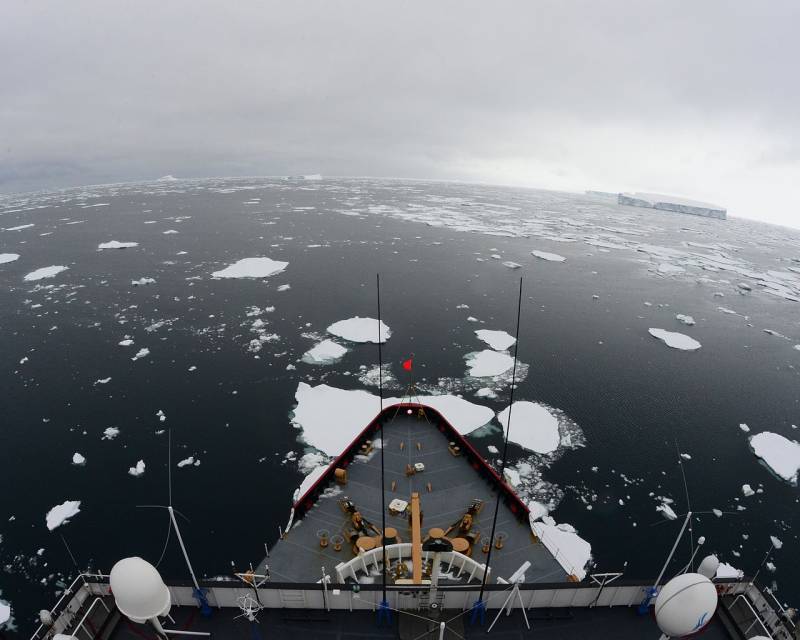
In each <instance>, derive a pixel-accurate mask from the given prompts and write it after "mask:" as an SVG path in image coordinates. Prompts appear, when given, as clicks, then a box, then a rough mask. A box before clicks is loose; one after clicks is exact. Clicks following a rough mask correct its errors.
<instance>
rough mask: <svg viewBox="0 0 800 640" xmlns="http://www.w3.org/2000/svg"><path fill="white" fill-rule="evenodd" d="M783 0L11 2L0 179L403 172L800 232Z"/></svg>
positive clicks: (3, 19)
mask: <svg viewBox="0 0 800 640" xmlns="http://www.w3.org/2000/svg"><path fill="white" fill-rule="evenodd" d="M799 23H800V5H798V4H797V3H796V2H794V1H793V0H786V1H771V2H769V3H760V4H756V3H749V2H735V1H734V2H730V1H721V0H719V1H716V0H715V1H706V2H702V3H686V2H675V1H674V0H670V1H654V2H646V3H644V2H622V1H617V2H610V1H604V0H595V1H585V2H564V1H563V0H562V1H560V2H556V1H551V2H541V1H539V2H491V3H489V2H481V3H478V2H443V1H439V2H435V3H422V2H403V3H392V4H390V3H376V2H366V1H355V0H354V1H348V2H324V1H319V2H309V1H306V2H294V3H289V2H283V3H278V2H274V3H273V2H244V1H243V2H236V3H218V2H217V3H210V2H200V1H197V0H185V1H178V0H170V1H169V2H156V1H139V2H135V3H134V2H107V1H80V0H77V1H72V2H69V3H30V2H14V1H11V0H10V1H9V2H5V3H3V4H2V5H0V59H2V60H3V61H4V62H3V64H2V65H0V191H3V192H10V191H14V190H21V189H32V188H39V187H48V186H64V185H68V184H85V183H91V182H102V181H112V180H126V179H140V178H151V177H158V176H159V175H162V174H164V173H173V174H175V175H183V176H206V175H255V174H285V173H296V172H322V173H325V174H330V175H394V176H404V177H423V178H424V177H431V178H445V179H447V178H452V179H466V180H480V181H486V182H498V183H509V184H521V185H529V186H540V187H551V188H559V189H583V188H599V189H607V190H618V189H640V190H651V191H662V192H672V193H676V194H682V195H687V196H691V197H697V198H701V199H708V200H712V201H715V202H719V203H721V204H725V205H727V206H728V207H729V209H730V211H731V213H733V214H738V215H742V216H747V217H754V218H759V219H762V220H768V221H772V222H778V223H782V224H791V225H796V226H800V193H798V189H797V188H796V184H797V183H800V180H799V179H798V178H800V171H798V169H800V123H799V122H798V118H797V114H798V112H800V108H799V107H800V83H797V82H796V81H795V76H796V73H797V70H796V68H795V67H796V61H797V60H798V59H800V44H798V39H797V38H796V37H795V34H794V29H795V28H796V25H797V24H799Z"/></svg>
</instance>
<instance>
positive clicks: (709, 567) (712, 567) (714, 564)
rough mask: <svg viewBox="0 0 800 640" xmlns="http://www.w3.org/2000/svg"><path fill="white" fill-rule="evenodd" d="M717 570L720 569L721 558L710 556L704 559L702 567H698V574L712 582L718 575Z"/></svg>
mask: <svg viewBox="0 0 800 640" xmlns="http://www.w3.org/2000/svg"><path fill="white" fill-rule="evenodd" d="M717 569H719V558H717V556H715V555H710V556H706V557H705V558H703V561H702V562H701V563H700V566H699V567H697V573H699V574H700V575H701V576H705V577H706V578H708V579H709V580H710V579H711V578H713V577H714V576H715V575H717Z"/></svg>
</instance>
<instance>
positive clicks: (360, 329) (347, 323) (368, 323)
mask: <svg viewBox="0 0 800 640" xmlns="http://www.w3.org/2000/svg"><path fill="white" fill-rule="evenodd" d="M327 331H328V333H330V334H331V335H334V336H337V337H339V338H343V339H344V340H348V341H349V342H372V343H373V344H377V343H378V321H377V320H376V319H375V318H360V317H358V316H355V317H354V318H348V319H347V320H339V322H334V323H333V324H332V325H330V326H329V327H328V329H327ZM391 336H392V330H391V329H390V328H389V327H388V326H387V325H386V323H385V322H383V320H381V324H380V341H381V342H386V341H387V340H388V339H389V338H391Z"/></svg>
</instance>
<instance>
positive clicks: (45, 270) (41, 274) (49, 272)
mask: <svg viewBox="0 0 800 640" xmlns="http://www.w3.org/2000/svg"><path fill="white" fill-rule="evenodd" d="M67 269H69V267H64V266H61V265H53V266H52V267H42V268H41V269H36V271H31V272H30V273H29V274H27V275H26V276H25V278H24V280H25V282H34V281H36V280H43V279H44V278H55V277H56V276H57V275H58V274H59V273H61V272H62V271H66V270H67Z"/></svg>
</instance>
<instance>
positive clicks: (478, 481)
mask: <svg viewBox="0 0 800 640" xmlns="http://www.w3.org/2000/svg"><path fill="white" fill-rule="evenodd" d="M384 430H385V439H386V443H385V444H386V448H385V450H384V458H385V475H386V498H385V501H386V505H387V506H388V505H389V503H390V502H391V501H392V500H393V499H394V498H401V499H403V500H406V501H410V499H411V493H412V492H418V493H419V494H420V499H421V509H422V512H423V516H424V517H423V522H422V532H423V537H424V535H425V534H426V533H427V531H428V530H429V529H430V528H432V527H440V528H442V529H445V530H446V529H447V528H448V527H450V526H451V525H452V524H453V523H455V522H457V521H458V520H459V519H460V518H461V516H462V515H463V514H464V513H465V512H466V510H467V508H468V507H469V506H470V503H471V502H472V501H473V500H474V499H476V498H477V499H480V500H482V501H483V502H484V506H483V509H482V510H481V511H480V513H479V514H478V515H477V516H476V518H475V523H474V525H473V530H476V531H478V532H480V536H481V540H483V539H485V538H487V537H488V536H489V535H490V532H491V524H492V516H493V512H494V505H495V500H496V496H497V492H496V491H495V489H494V486H493V484H492V483H491V482H490V479H488V478H486V477H485V476H482V475H481V474H480V473H478V472H477V471H476V470H475V468H473V466H472V465H471V464H470V461H469V460H468V459H467V457H466V456H463V455H462V456H459V457H454V456H453V455H451V454H450V452H449V451H448V444H449V441H448V437H447V435H445V434H443V433H441V432H440V431H439V429H438V428H437V426H436V424H434V423H431V422H428V421H427V420H425V419H418V418H417V417H416V415H414V416H408V415H405V411H403V412H400V413H399V414H397V417H396V418H395V419H394V420H392V421H390V422H388V423H387V424H386V425H385V426H384ZM401 442H402V443H404V447H403V449H402V450H401V449H400V443H401ZM418 443H419V445H420V446H419V448H418V447H417V444H418ZM417 462H422V463H424V465H425V470H424V471H423V472H421V473H417V474H415V475H412V476H407V475H406V473H405V469H406V465H407V464H412V465H413V464H414V463H417ZM347 473H348V482H347V484H346V486H342V487H340V489H341V491H340V492H335V493H336V494H337V495H334V496H328V497H325V496H322V497H320V498H318V499H317V501H316V503H315V504H314V506H313V507H311V509H310V510H309V511H308V512H307V513H306V514H305V515H304V516H303V518H302V520H301V521H300V523H299V524H297V525H296V526H294V527H292V528H291V530H290V531H289V532H288V533H287V534H286V535H285V536H284V538H283V539H281V540H279V541H278V542H277V543H276V544H275V546H274V547H273V549H272V550H271V551H270V557H269V558H268V559H265V562H266V563H268V564H269V570H270V575H271V578H272V580H276V581H282V582H316V581H317V580H319V579H320V568H321V567H322V566H325V567H326V569H327V571H328V572H329V573H333V569H334V567H335V566H336V565H338V564H339V563H340V562H346V561H348V560H350V559H351V558H353V553H352V550H351V549H350V545H349V544H347V543H345V545H344V547H343V548H342V550H341V551H340V552H338V553H337V552H335V551H334V550H333V546H332V545H329V546H328V547H327V548H325V549H321V548H320V545H319V541H318V538H317V531H318V530H320V529H326V530H328V531H329V532H330V534H331V535H335V534H340V535H344V533H345V530H346V529H347V528H348V524H349V517H348V515H347V514H346V513H344V512H343V510H342V508H341V507H340V504H339V500H340V499H341V498H343V497H344V496H347V497H348V498H349V499H350V500H352V501H353V502H354V503H355V505H356V506H357V508H358V510H359V511H360V512H361V513H362V515H363V516H364V517H365V518H366V519H367V520H368V521H370V522H371V523H372V524H374V525H375V526H376V527H378V528H380V526H381V494H380V451H379V450H378V449H377V448H376V449H375V450H374V452H373V454H372V455H371V456H368V457H367V458H365V457H364V456H356V457H355V458H354V460H353V462H352V463H350V465H349V466H348V467H347ZM392 481H395V482H396V490H395V491H394V492H392V491H391V490H389V489H390V487H391V483H392ZM428 483H430V485H431V488H432V490H431V491H430V492H428V491H427V484H428ZM329 486H331V487H336V486H337V485H336V484H334V483H331V484H330V485H329ZM329 493H330V492H329ZM386 526H387V527H393V528H395V529H397V532H398V535H399V537H400V538H401V539H402V541H403V542H410V541H411V531H410V527H409V524H408V520H407V518H406V516H395V515H390V514H389V513H388V510H387V515H386ZM496 531H497V533H500V532H503V533H505V534H506V535H507V539H506V542H505V545H504V547H503V549H501V550H499V551H498V550H496V549H494V550H493V552H492V558H491V565H492V581H493V582H495V581H496V578H497V577H505V578H508V577H509V576H511V574H513V573H514V572H515V571H516V570H517V569H518V568H519V566H520V565H521V564H522V563H523V562H525V561H526V560H529V561H530V562H531V568H530V569H529V570H528V571H527V572H526V581H527V582H559V581H563V580H566V579H567V574H566V572H565V571H564V569H563V568H562V567H561V565H560V564H559V563H558V562H557V561H556V560H555V559H554V558H553V556H552V554H551V553H550V552H549V551H548V550H547V549H546V548H545V547H544V545H542V544H541V543H537V542H534V540H533V538H532V536H531V530H530V526H529V524H528V522H527V518H523V519H522V520H520V518H518V517H517V516H516V515H515V514H513V513H512V512H511V510H510V508H509V506H508V505H507V504H505V501H504V500H501V504H500V511H499V515H498V520H497V530H496ZM472 558H473V559H474V560H476V561H478V562H481V563H484V562H485V561H486V556H485V554H484V553H483V552H482V549H481V544H480V540H479V541H478V542H477V543H476V544H475V545H474V549H473V551H472ZM258 569H259V570H258V571H257V572H258V573H262V572H263V570H264V563H262V564H261V565H260V566H259V567H258ZM378 579H379V578H376V580H378Z"/></svg>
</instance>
